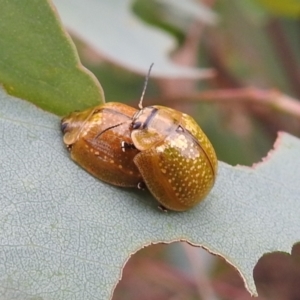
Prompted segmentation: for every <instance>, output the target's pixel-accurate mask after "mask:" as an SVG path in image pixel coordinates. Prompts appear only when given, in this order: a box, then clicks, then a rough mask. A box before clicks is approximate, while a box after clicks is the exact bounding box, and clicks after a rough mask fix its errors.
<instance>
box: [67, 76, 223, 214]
mask: <svg viewBox="0 0 300 300" xmlns="http://www.w3.org/2000/svg"><path fill="white" fill-rule="evenodd" d="M146 83H147V81H146V82H145V86H146ZM144 91H145V88H144ZM144 91H143V95H144ZM143 95H142V98H143ZM142 98H141V102H142ZM141 102H140V104H139V109H135V108H133V107H130V106H127V105H125V104H121V103H113V102H112V103H106V104H103V105H99V106H96V107H94V108H91V109H88V110H86V111H83V112H74V113H72V114H70V115H69V116H68V117H65V118H64V119H63V120H62V131H63V133H64V143H65V144H66V145H67V147H68V149H69V150H70V152H71V156H72V159H73V160H75V161H76V162H77V163H78V164H79V165H80V166H82V167H83V168H84V169H86V170H87V171H88V172H89V173H91V174H93V175H94V176H96V177H97V178H99V179H101V180H103V181H105V182H108V183H110V184H113V185H117V186H123V187H141V186H142V185H144V184H145V185H146V187H147V188H148V189H149V191H150V192H151V193H152V194H153V196H154V197H155V198H156V199H157V200H158V201H159V202H160V204H161V205H162V206H163V207H164V208H167V209H170V210H175V211H185V210H187V209H190V208H192V207H193V206H195V205H196V204H197V203H199V202H200V201H201V200H203V199H204V197H205V196H206V195H207V194H208V193H209V191H210V190H211V188H212V187H213V184H214V182H215V176H216V172H217V157H216V154H215V151H214V149H213V147H212V145H211V143H210V141H209V140H208V138H207V137H206V135H205V134H204V133H203V131H202V130H201V128H200V127H199V126H198V124H197V123H196V122H195V121H194V119H193V118H192V117H190V116H188V115H186V114H184V113H181V112H179V111H176V110H174V109H171V108H168V107H164V106H158V105H154V106H149V107H145V108H143V107H142V104H141Z"/></svg>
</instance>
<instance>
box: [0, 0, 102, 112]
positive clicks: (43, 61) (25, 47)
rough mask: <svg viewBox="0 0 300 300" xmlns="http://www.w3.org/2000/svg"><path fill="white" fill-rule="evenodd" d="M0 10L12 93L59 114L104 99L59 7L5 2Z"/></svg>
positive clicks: (0, 60) (2, 58) (0, 63)
mask: <svg viewBox="0 0 300 300" xmlns="http://www.w3.org/2000/svg"><path fill="white" fill-rule="evenodd" d="M0 8H1V9H0V20H1V21H0V82H1V83H2V84H3V86H4V87H5V88H6V90H7V91H8V93H10V94H12V95H16V96H18V97H20V98H23V99H26V100H28V101H30V102H32V103H34V104H36V105H38V106H39V107H41V108H43V109H46V110H48V111H50V112H53V113H56V114H59V115H64V114H67V113H69V112H70V111H72V110H74V109H78V110H80V109H84V108H87V107H89V106H92V105H96V104H99V103H101V102H103V101H104V96H103V91H102V88H101V86H100V84H99V83H98V81H97V80H96V78H95V77H94V76H93V74H92V73H90V72H89V71H88V70H86V69H85V68H84V67H83V66H82V65H81V64H80V61H79V59H78V56H77V53H76V50H75V47H74V45H73V42H72V41H71V39H70V38H69V37H68V35H67V34H66V33H65V32H64V30H63V29H62V26H61V24H60V23H59V21H58V19H57V15H56V13H55V9H54V7H52V6H51V5H49V3H48V2H47V1H41V0H26V1H18V0H0Z"/></svg>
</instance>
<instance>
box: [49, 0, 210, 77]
mask: <svg viewBox="0 0 300 300" xmlns="http://www.w3.org/2000/svg"><path fill="white" fill-rule="evenodd" d="M53 2H54V4H55V5H56V7H57V9H58V11H59V14H60V16H61V18H62V21H63V23H64V24H65V25H66V27H67V28H68V29H71V31H72V33H73V34H74V35H77V36H79V37H80V38H81V39H82V40H83V41H84V42H86V43H87V44H89V45H90V46H92V48H93V49H94V50H96V51H98V52H99V54H101V55H102V56H104V57H105V58H106V59H107V60H109V61H111V62H113V63H115V64H117V65H120V66H122V67H124V68H126V69H129V70H131V71H133V72H136V73H139V74H143V75H144V74H146V73H147V71H148V69H149V66H150V64H151V63H154V64H155V68H153V71H152V72H151V77H157V78H194V79H201V78H207V77H212V76H213V75H214V73H213V72H212V70H211V69H204V68H203V69H200V68H192V67H187V66H181V65H179V64H175V63H174V62H173V61H172V59H171V57H170V55H171V53H172V51H174V50H175V49H176V40H175V39H174V38H172V37H171V36H170V35H168V34H166V33H165V32H163V31H161V30H159V29H157V28H155V27H153V26H149V25H147V24H145V23H144V22H142V21H141V20H140V19H139V18H137V17H136V16H135V15H134V14H133V13H132V10H131V4H132V2H133V1H132V0H114V1H111V0H101V1H98V0H87V1H82V0H54V1H53ZM195 5H196V4H195ZM212 15H213V17H212ZM207 18H210V19H212V18H213V20H215V15H214V14H213V13H212V12H211V13H210V15H208V14H207ZM211 22H213V21H211Z"/></svg>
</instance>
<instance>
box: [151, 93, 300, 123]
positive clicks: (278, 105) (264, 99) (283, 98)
mask: <svg viewBox="0 0 300 300" xmlns="http://www.w3.org/2000/svg"><path fill="white" fill-rule="evenodd" d="M164 101H166V102H177V101H182V102H185V101H201V102H221V103H233V102H239V103H242V102H243V103H249V104H256V105H264V106H267V107H269V108H271V109H274V110H277V111H280V112H283V113H286V114H289V115H291V116H294V117H297V118H300V101H299V100H297V99H295V98H293V97H290V96H288V95H285V94H283V93H281V92H280V91H278V90H275V89H274V90H262V89H258V88H253V87H249V88H237V89H221V90H210V91H204V92H196V93H190V94H186V95H180V96H178V97H177V96H173V97H164ZM149 102H150V103H152V104H154V103H155V104H157V103H156V102H157V100H156V101H154V99H153V100H151V99H147V103H149Z"/></svg>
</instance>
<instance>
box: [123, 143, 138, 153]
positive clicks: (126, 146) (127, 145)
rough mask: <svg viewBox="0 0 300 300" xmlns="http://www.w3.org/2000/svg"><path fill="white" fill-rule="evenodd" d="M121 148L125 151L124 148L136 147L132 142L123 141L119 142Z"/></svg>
mask: <svg viewBox="0 0 300 300" xmlns="http://www.w3.org/2000/svg"><path fill="white" fill-rule="evenodd" d="M121 148H122V151H123V152H125V151H126V149H136V147H135V146H134V145H133V144H130V143H127V142H125V141H123V142H121Z"/></svg>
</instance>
